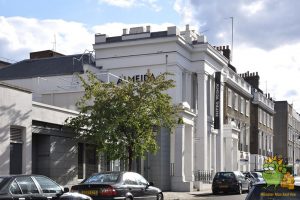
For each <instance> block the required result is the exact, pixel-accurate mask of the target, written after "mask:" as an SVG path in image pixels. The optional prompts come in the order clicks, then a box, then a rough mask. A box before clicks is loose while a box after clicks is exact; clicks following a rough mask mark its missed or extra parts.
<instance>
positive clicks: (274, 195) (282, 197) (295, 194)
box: [246, 184, 300, 200]
mask: <svg viewBox="0 0 300 200" xmlns="http://www.w3.org/2000/svg"><path fill="white" fill-rule="evenodd" d="M293 199H295V200H296V199H300V187H297V186H295V188H293V189H288V188H285V187H280V186H277V187H275V186H273V185H269V186H267V185H265V184H264V185H256V186H254V187H253V189H252V190H251V193H249V195H248V197H247V198H246V200H293Z"/></svg>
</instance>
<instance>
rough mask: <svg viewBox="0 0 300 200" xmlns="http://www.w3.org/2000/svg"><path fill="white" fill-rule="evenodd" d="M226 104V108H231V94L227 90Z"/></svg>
mask: <svg viewBox="0 0 300 200" xmlns="http://www.w3.org/2000/svg"><path fill="white" fill-rule="evenodd" d="M227 104H228V107H232V92H231V90H230V89H229V88H228V93H227Z"/></svg>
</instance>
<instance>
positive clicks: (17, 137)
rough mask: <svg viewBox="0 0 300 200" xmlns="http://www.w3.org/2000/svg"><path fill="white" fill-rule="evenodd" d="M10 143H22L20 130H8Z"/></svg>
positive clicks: (12, 128)
mask: <svg viewBox="0 0 300 200" xmlns="http://www.w3.org/2000/svg"><path fill="white" fill-rule="evenodd" d="M10 142H12V143H23V139H22V128H17V127H11V128H10Z"/></svg>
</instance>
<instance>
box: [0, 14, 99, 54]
mask: <svg viewBox="0 0 300 200" xmlns="http://www.w3.org/2000/svg"><path fill="white" fill-rule="evenodd" d="M0 27H1V29H0V55H1V57H5V58H10V59H14V60H22V59H25V58H28V55H29V52H31V51H39V50H46V49H53V47H54V41H55V38H56V51H58V52H61V53H64V54H71V53H81V52H83V51H84V50H85V49H90V50H91V49H92V43H93V40H94V35H93V33H92V32H90V31H89V30H88V29H87V28H86V27H85V26H84V25H83V24H81V23H77V22H68V21H64V20H38V19H33V18H24V17H7V18H6V17H0Z"/></svg>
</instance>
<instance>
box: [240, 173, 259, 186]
mask: <svg viewBox="0 0 300 200" xmlns="http://www.w3.org/2000/svg"><path fill="white" fill-rule="evenodd" d="M243 174H244V176H245V177H246V178H248V179H249V180H250V185H251V186H252V185H253V184H254V183H258V182H264V178H263V176H262V173H261V172H243Z"/></svg>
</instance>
